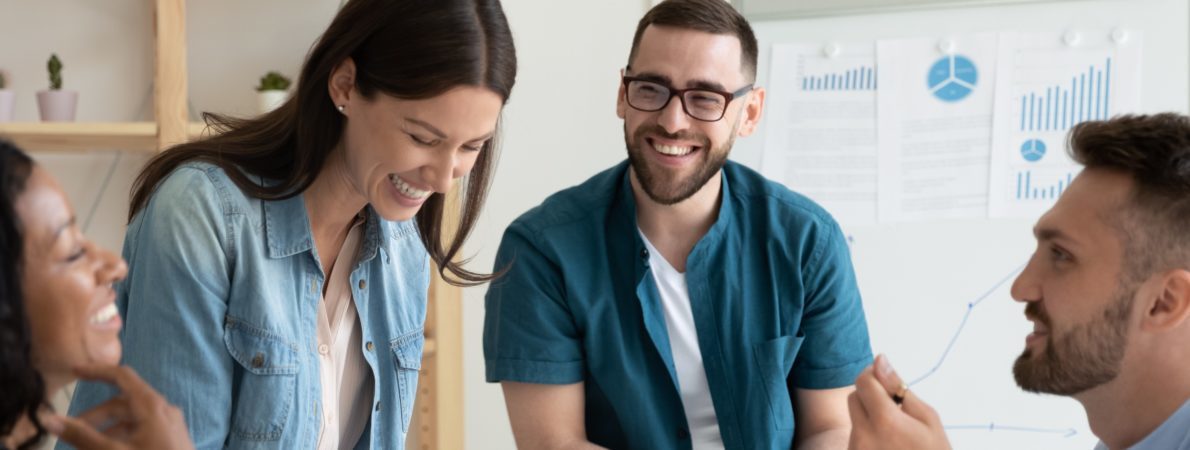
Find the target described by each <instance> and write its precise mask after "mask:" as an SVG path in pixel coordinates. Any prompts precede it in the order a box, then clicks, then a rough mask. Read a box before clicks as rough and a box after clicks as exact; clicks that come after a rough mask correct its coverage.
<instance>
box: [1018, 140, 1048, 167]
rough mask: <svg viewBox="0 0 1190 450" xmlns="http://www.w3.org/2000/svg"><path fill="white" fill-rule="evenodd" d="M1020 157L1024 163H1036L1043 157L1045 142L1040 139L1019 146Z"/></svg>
mask: <svg viewBox="0 0 1190 450" xmlns="http://www.w3.org/2000/svg"><path fill="white" fill-rule="evenodd" d="M1021 156H1022V157H1024V158H1025V161H1029V162H1037V161H1041V158H1043V157H1045V142H1042V141H1041V139H1029V140H1027V141H1025V143H1024V144H1021Z"/></svg>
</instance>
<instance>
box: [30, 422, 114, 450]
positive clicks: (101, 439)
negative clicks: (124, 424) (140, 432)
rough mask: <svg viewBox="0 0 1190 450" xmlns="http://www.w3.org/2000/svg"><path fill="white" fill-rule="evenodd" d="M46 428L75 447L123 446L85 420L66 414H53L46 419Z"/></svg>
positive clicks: (99, 449) (96, 449) (107, 449)
mask: <svg viewBox="0 0 1190 450" xmlns="http://www.w3.org/2000/svg"><path fill="white" fill-rule="evenodd" d="M46 425H47V427H46V428H47V429H49V430H50V432H51V433H54V434H56V435H57V436H58V439H59V440H62V441H65V442H66V443H68V444H70V445H73V446H74V447H75V448H85V449H94V450H119V449H124V448H125V447H124V446H123V445H121V444H120V443H118V442H115V441H113V440H111V439H109V438H108V437H106V436H104V435H103V434H102V433H100V432H99V431H97V430H95V429H94V428H91V426H90V425H88V424H87V423H86V422H84V421H82V420H79V419H75V418H73V417H67V416H54V417H53V419H51V420H48V421H47V423H46Z"/></svg>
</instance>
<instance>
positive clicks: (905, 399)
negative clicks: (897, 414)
mask: <svg viewBox="0 0 1190 450" xmlns="http://www.w3.org/2000/svg"><path fill="white" fill-rule="evenodd" d="M873 365H874V366H875V367H876V378H878V379H879V380H880V385H881V386H883V387H884V389H885V390H886V391H888V392H889V393H890V394H891V395H893V396H897V395H901V396H902V398H901V410H902V411H904V412H905V414H908V415H909V416H910V417H913V418H914V419H917V420H919V421H922V422H925V423H927V424H936V423H939V422H941V421H940V420H939V419H938V413H937V412H936V411H934V408H932V407H930V405H929V404H928V403H926V402H925V401H924V400H922V399H921V397H918V396H917V395H916V394H914V393H913V391H912V390H909V388H908V386H906V385H905V382H904V381H903V380H902V379H901V376H900V375H899V374H897V371H896V370H894V369H893V367H892V363H890V362H889V361H888V357H887V356H884V355H879V356H877V357H876V363H875V364H873Z"/></svg>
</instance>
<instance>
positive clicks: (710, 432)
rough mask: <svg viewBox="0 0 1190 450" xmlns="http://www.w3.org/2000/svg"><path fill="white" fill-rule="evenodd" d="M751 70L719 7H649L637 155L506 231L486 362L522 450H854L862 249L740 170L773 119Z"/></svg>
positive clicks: (798, 199) (638, 41) (679, 2)
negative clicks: (850, 399)
mask: <svg viewBox="0 0 1190 450" xmlns="http://www.w3.org/2000/svg"><path fill="white" fill-rule="evenodd" d="M756 56H757V44H756V38H755V37H754V35H753V33H752V30H751V27H750V26H749V25H748V23H747V21H745V20H744V18H743V17H741V16H740V15H739V14H738V13H737V12H736V11H735V10H734V9H732V7H731V6H730V5H729V4H728V3H727V2H724V1H723V0H668V1H665V2H662V3H660V4H659V5H657V6H656V7H654V8H653V9H652V10H651V11H649V12H648V13H647V14H646V15H645V17H644V18H643V19H641V21H640V24H639V26H638V28H637V32H636V36H635V38H634V40H633V45H632V51H631V53H630V55H629V59H628V66H627V67H626V68H625V69H624V70H623V83H622V85H621V87H620V90H619V101H618V104H617V114H618V115H619V116H620V117H621V118H623V119H624V140H625V144H626V146H627V148H628V161H626V162H624V163H621V164H619V165H617V166H615V167H613V168H611V169H609V170H606V171H604V172H602V173H600V174H598V175H596V176H595V177H593V178H591V179H590V180H588V181H586V182H585V183H583V184H582V185H580V186H577V187H574V188H571V189H567V190H564V191H562V192H559V193H557V194H555V195H553V196H551V197H550V198H549V199H547V200H546V201H545V202H544V203H543V204H542V205H540V206H538V207H536V208H534V209H533V210H530V211H529V212H527V213H525V214H524V215H522V216H521V217H520V218H519V219H517V220H516V221H515V222H513V224H512V225H510V226H509V228H508V230H507V231H506V232H505V235H504V239H503V241H502V242H501V244H500V250H499V254H498V256H497V260H496V267H497V269H498V270H499V269H503V268H507V272H506V273H505V274H504V276H503V277H502V278H500V279H498V280H497V281H494V282H493V283H492V286H491V287H490V289H489V291H488V294H487V317H486V322H485V329H484V354H485V358H486V362H487V367H486V369H487V380H488V381H489V382H500V383H502V386H503V389H504V396H505V400H506V402H507V405H508V411H509V416H510V419H511V423H512V428H513V432H514V435H515V437H516V440H517V445H518V447H520V448H522V449H537V448H598V447H599V446H603V447H608V448H615V449H625V448H640V449H667V448H695V449H704V448H733V449H736V448H738V449H763V448H774V449H776V448H780V449H788V448H791V447H792V446H794V445H795V443H796V445H797V446H798V447H799V448H845V447H846V445H847V438H848V434H849V429H850V421H849V417H848V414H847V395H848V393H850V391H851V389H852V388H851V384H852V381H853V380H854V379H855V377H856V375H858V374H859V373H860V371H861V370H862V369H863V368H864V367H865V366H866V365H868V364H870V362H871V360H872V357H871V350H870V348H869V345H868V332H867V326H866V323H865V320H864V315H863V309H862V307H861V304H860V296H859V291H858V289H857V287H856V284H855V276H854V274H853V271H852V267H851V261H850V258H849V255H848V249H847V244H846V242H845V240H844V238H843V236H842V235H841V232H840V230H839V227H838V225H837V224H836V223H835V222H834V220H833V219H831V217H830V215H828V214H827V213H826V212H825V211H824V210H823V209H822V208H820V207H819V206H818V205H815V204H814V203H812V202H811V201H809V200H808V199H806V198H804V197H802V196H800V195H797V194H795V193H793V192H791V191H789V190H788V189H786V188H784V187H783V186H781V185H779V184H776V183H773V182H770V181H768V180H766V179H764V178H763V177H762V176H760V175H759V174H757V173H756V172H753V171H751V170H749V169H747V168H744V167H742V166H740V165H738V164H736V163H733V162H728V161H727V155H728V153H729V152H730V150H731V147H732V144H733V142H734V140H735V137H736V136H747V135H749V134H751V133H752V132H753V131H754V130H755V129H756V125H757V122H758V121H759V120H760V117H761V112H762V110H763V106H764V90H763V89H761V88H757V87H753V85H752V83H753V82H754V81H755V76H756ZM795 436H796V441H795Z"/></svg>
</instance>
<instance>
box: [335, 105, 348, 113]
mask: <svg viewBox="0 0 1190 450" xmlns="http://www.w3.org/2000/svg"><path fill="white" fill-rule="evenodd" d="M336 108H338V109H339V113H340V114H341V113H343V110H344V109H347V106H346V105H339V106H337V107H336Z"/></svg>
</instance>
